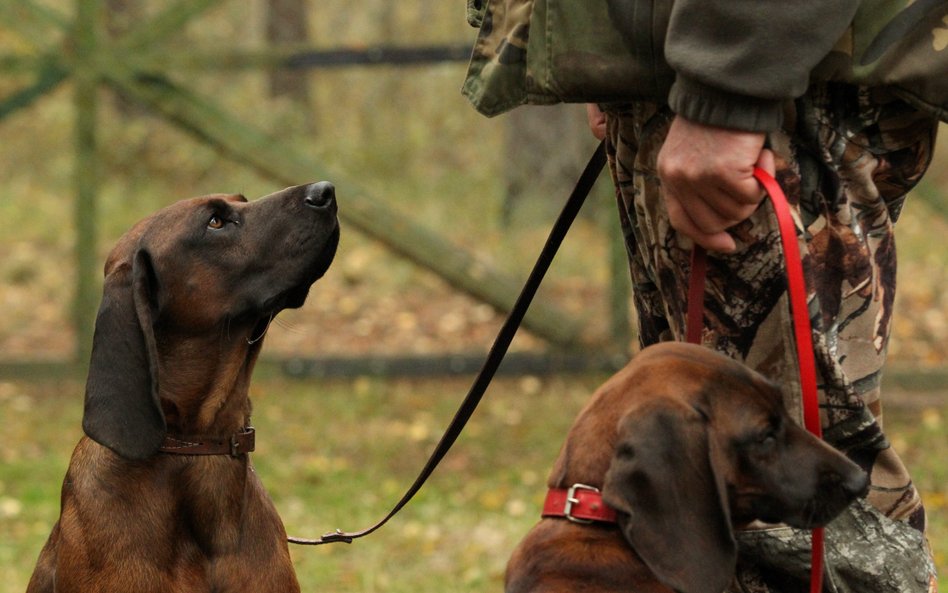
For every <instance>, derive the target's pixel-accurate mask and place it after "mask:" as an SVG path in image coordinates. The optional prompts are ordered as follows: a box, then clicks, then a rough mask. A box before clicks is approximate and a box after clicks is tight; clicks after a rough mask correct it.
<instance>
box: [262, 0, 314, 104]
mask: <svg viewBox="0 0 948 593" xmlns="http://www.w3.org/2000/svg"><path fill="white" fill-rule="evenodd" d="M266 19H267V43H268V44H270V45H303V44H306V43H307V42H308V41H309V27H308V26H307V20H306V0H267V14H266ZM308 78H309V77H308V75H307V73H306V70H288V69H281V70H273V71H272V72H270V96H271V97H287V98H289V99H292V100H294V101H296V102H298V103H300V105H305V107H306V110H307V112H309V105H310V104H309V84H308Z"/></svg>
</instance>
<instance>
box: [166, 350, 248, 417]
mask: <svg viewBox="0 0 948 593" xmlns="http://www.w3.org/2000/svg"><path fill="white" fill-rule="evenodd" d="M260 346H261V342H259V341H258V342H256V343H254V344H247V343H246V340H243V339H240V340H236V339H230V340H228V339H225V338H222V337H221V336H219V335H215V336H214V337H213V338H210V339H208V338H185V339H182V338H180V337H176V338H175V339H174V340H159V342H158V351H159V354H158V365H159V372H158V376H159V381H158V395H159V399H160V401H161V405H162V409H163V411H164V413H165V421H166V423H167V426H168V432H169V433H171V434H187V435H228V434H232V433H235V432H237V431H239V430H240V429H241V428H243V427H245V426H247V425H248V423H249V421H250V408H251V406H250V400H249V397H248V393H249V388H250V377H251V374H252V373H253V367H254V364H255V363H256V360H257V355H258V354H259V352H260ZM210 353H214V354H213V355H209V354H210ZM165 378H168V379H165ZM162 379H164V380H162Z"/></svg>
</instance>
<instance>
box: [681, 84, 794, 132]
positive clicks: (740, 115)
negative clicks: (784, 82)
mask: <svg viewBox="0 0 948 593" xmlns="http://www.w3.org/2000/svg"><path fill="white" fill-rule="evenodd" d="M783 103H784V102H783V101H782V100H772V99H758V98H755V97H748V96H745V95H737V94H733V93H728V92H726V91H721V90H718V89H715V88H712V87H709V86H706V85H703V84H701V83H700V82H696V81H694V80H692V79H688V78H685V77H683V76H681V75H680V74H679V75H678V78H677V79H676V80H675V84H673V85H672V88H671V92H670V93H669V95H668V104H669V105H670V106H671V108H672V110H673V111H674V112H675V113H677V114H678V115H680V116H682V117H684V118H686V119H690V120H691V121H695V122H698V123H702V124H706V125H709V126H717V127H721V128H731V129H735V130H745V131H749V132H772V131H774V130H777V129H779V128H780V126H781V124H782V123H783V108H784V105H783Z"/></svg>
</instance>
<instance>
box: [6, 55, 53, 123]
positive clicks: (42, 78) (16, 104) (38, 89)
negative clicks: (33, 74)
mask: <svg viewBox="0 0 948 593" xmlns="http://www.w3.org/2000/svg"><path fill="white" fill-rule="evenodd" d="M67 76H68V72H67V71H66V70H65V69H62V68H57V67H53V66H51V67H48V68H44V69H42V70H39V76H38V77H37V79H36V82H34V83H33V84H31V85H30V86H28V87H26V88H23V89H21V90H19V91H17V92H15V93H12V94H10V95H7V96H6V97H4V98H3V99H0V120H2V119H3V118H5V117H7V116H8V115H10V114H12V113H14V112H16V111H19V110H21V109H25V108H27V107H29V106H30V105H32V104H33V103H34V102H35V101H36V100H37V99H39V98H40V97H42V96H43V95H45V94H47V93H49V92H50V91H52V90H53V89H55V88H56V87H58V86H59V85H60V84H61V83H62V82H63V81H64V80H66V77H67Z"/></svg>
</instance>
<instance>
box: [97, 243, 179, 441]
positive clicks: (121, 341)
mask: <svg viewBox="0 0 948 593" xmlns="http://www.w3.org/2000/svg"><path fill="white" fill-rule="evenodd" d="M153 284H154V272H153V270H152V266H151V260H150V258H149V256H148V254H147V252H146V251H144V250H143V249H137V250H136V253H135V256H134V257H133V258H132V261H131V262H122V263H119V264H117V265H116V266H114V267H113V269H111V270H109V273H108V274H107V275H106V278H105V287H104V290H103V295H102V304H101V305H100V307H99V314H98V316H97V317H96V323H95V335H94V337H93V342H92V361H91V362H90V365H89V377H88V380H87V382H86V401H85V413H84V415H83V418H82V428H83V430H85V433H86V434H87V435H89V437H90V438H91V439H92V440H94V441H96V442H98V443H100V444H102V445H105V446H106V447H108V448H109V449H111V450H113V451H115V452H116V453H117V454H119V455H121V456H122V457H125V458H127V459H145V458H147V457H150V456H151V455H153V454H154V453H155V451H157V450H158V448H159V447H160V446H161V443H162V441H163V440H164V436H165V430H166V426H165V418H164V414H163V413H162V411H161V404H160V403H159V401H158V374H157V370H158V369H157V357H156V353H155V336H154V330H153V327H152V321H153V319H152V317H153V315H152V308H153V304H152V300H153V299H152V297H153Z"/></svg>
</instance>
